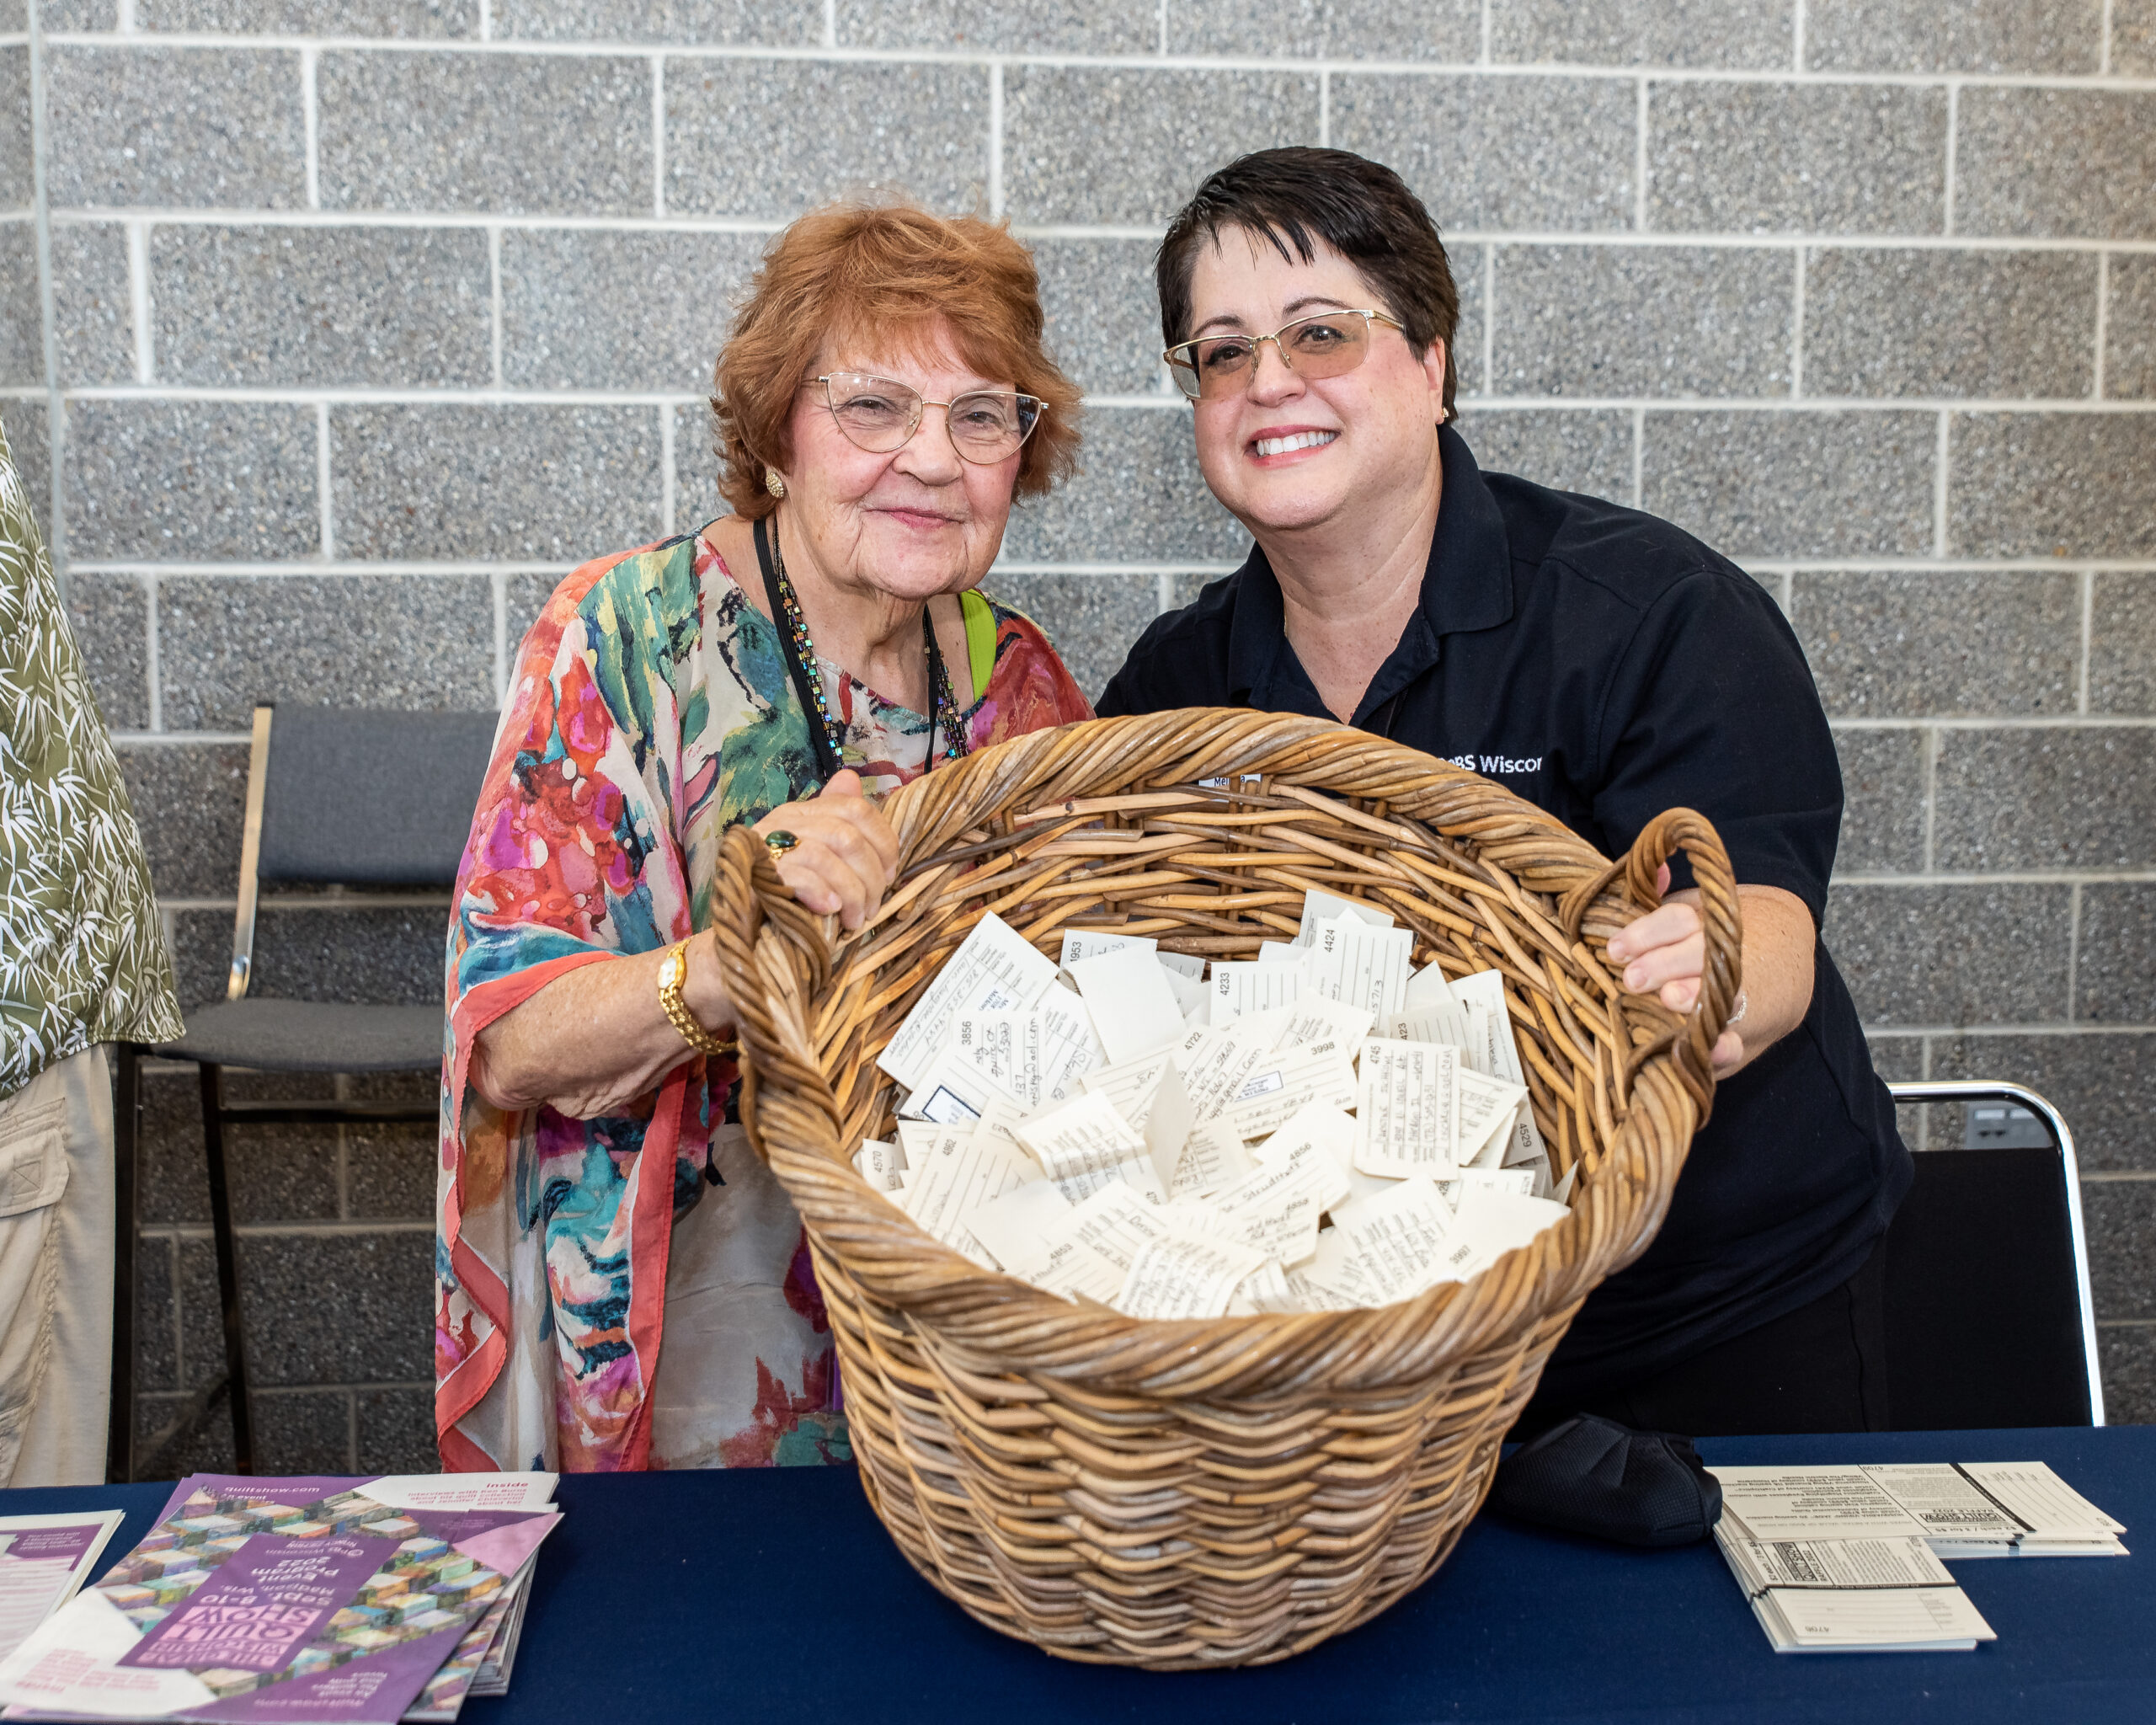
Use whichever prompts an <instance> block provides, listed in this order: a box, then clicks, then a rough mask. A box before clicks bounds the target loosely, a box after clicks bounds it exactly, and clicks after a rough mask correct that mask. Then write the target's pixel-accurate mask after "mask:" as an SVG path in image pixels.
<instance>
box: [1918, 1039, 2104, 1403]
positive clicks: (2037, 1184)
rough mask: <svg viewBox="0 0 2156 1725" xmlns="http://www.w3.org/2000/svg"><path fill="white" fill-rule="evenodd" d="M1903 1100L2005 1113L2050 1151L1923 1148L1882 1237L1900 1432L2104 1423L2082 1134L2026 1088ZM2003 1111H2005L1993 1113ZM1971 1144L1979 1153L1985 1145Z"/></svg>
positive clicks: (1987, 1084)
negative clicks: (2028, 1125)
mask: <svg viewBox="0 0 2156 1725" xmlns="http://www.w3.org/2000/svg"><path fill="white" fill-rule="evenodd" d="M1888 1088H1889V1089H1890V1090H1892V1092H1893V1095H1894V1100H1895V1101H1896V1102H1897V1103H1902V1104H1905V1105H1906V1104H1912V1103H2006V1104H2009V1105H2013V1106H2018V1107H2019V1108H2023V1109H2025V1110H2026V1111H2027V1112H2028V1113H2029V1114H2031V1116H2033V1117H2034V1119H2035V1120H2036V1122H2039V1123H2041V1126H2042V1127H2043V1129H2044V1130H2045V1133H2046V1134H2047V1135H2048V1137H2049V1139H2050V1140H2051V1141H2050V1142H2049V1143H2047V1144H2042V1145H2013V1146H1999V1147H1972V1148H1964V1149H1960V1150H1935V1151H1925V1152H1924V1154H1923V1155H1921V1156H1918V1157H1917V1158H1916V1183H1915V1184H1914V1185H1913V1186H1912V1187H1911V1188H1909V1194H1908V1197H1907V1198H1905V1199H1903V1201H1902V1207H1901V1209H1900V1210H1899V1211H1897V1213H1896V1215H1895V1217H1894V1223H1893V1226H1892V1228H1891V1229H1890V1230H1889V1231H1888V1232H1887V1383H1888V1391H1887V1397H1888V1402H1889V1417H1890V1418H1891V1419H1892V1424H1893V1428H1894V1429H1896V1430H1897V1431H1951V1430H1963V1429H1990V1428H1994V1427H2009V1426H2057V1425H2101V1424H2102V1423H2104V1386H2103V1379H2102V1376H2101V1374H2100V1370H2099V1366H2098V1362H2097V1355H2096V1318H2095V1305H2094V1303H2093V1301H2092V1300H2091V1299H2090V1296H2089V1246H2088V1241H2087V1238H2086V1236H2085V1235H2084V1232H2083V1230H2082V1225H2081V1178H2080V1166H2079V1163H2078V1162H2076V1161H2075V1159H2074V1154H2073V1134H2072V1133H2071V1132H2069V1131H2068V1130H2067V1124H2066V1122H2065V1121H2064V1120H2063V1119H2061V1118H2060V1115H2059V1112H2058V1110H2057V1108H2053V1107H2052V1105H2051V1103H2048V1102H2047V1101H2045V1100H2044V1098H2043V1097H2041V1096H2039V1095H2037V1094H2036V1092H2035V1091H2033V1090H2031V1089H2030V1088H2028V1087H2027V1086H2025V1085H2021V1084H2009V1083H2004V1082H2000V1081H1995V1080H1967V1081H1962V1080H1931V1081H1924V1082H1920V1083H1909V1084H1894V1085H1890V1086H1888ZM1994 1112H1995V1113H1996V1114H2004V1110H2003V1109H2002V1110H1997V1111H1994ZM1977 1124H1978V1123H1977V1121H1976V1120H1975V1119H1972V1131H1971V1132H1970V1134H1969V1135H1968V1136H1969V1137H1970V1138H1971V1139H1972V1140H1977V1144H1978V1145H1980V1146H1981V1144H1982V1140H1983V1138H1984V1137H1985V1136H1987V1135H1990V1136H1997V1134H1986V1133H1984V1132H1983V1131H1981V1130H1973V1129H1975V1128H1976V1127H1977Z"/></svg>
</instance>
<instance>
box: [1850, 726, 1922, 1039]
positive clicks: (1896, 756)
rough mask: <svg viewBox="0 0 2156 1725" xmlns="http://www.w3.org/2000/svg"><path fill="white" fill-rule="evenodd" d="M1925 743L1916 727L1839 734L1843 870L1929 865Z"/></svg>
mask: <svg viewBox="0 0 2156 1725" xmlns="http://www.w3.org/2000/svg"><path fill="white" fill-rule="evenodd" d="M1834 752H1835V753H1836V754H1837V755H1838V756H1840V757H1841V763H1842V837H1841V843H1840V845H1839V846H1838V848H1837V849H1836V851H1835V852H1834V868H1835V869H1836V871H1837V872H1838V873H1843V874H1913V873H1916V872H1917V871H1918V870H1919V869H1921V868H1923V867H1924V733H1923V732H1921V731H1916V730H1903V729H1894V730H1838V731H1836V732H1835V733H1834ZM1909 1076H1912V1077H1913V1076H1916V1075H1915V1074H1914V1073H1911V1074H1910V1075H1909Z"/></svg>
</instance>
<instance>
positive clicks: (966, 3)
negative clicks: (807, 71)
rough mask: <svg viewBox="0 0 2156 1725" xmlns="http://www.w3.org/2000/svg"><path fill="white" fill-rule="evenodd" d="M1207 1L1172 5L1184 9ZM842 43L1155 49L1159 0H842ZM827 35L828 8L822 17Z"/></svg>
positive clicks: (980, 49) (962, 48) (993, 49)
mask: <svg viewBox="0 0 2156 1725" xmlns="http://www.w3.org/2000/svg"><path fill="white" fill-rule="evenodd" d="M1193 9H1195V10H1200V11H1203V10H1205V9H1207V8H1203V7H1198V8H1186V7H1177V8H1171V13H1170V28H1171V29H1174V28H1175V23H1176V17H1177V13H1182V12H1187V11H1190V10H1193ZM836 22H837V26H838V42H839V45H840V46H841V47H842V48H941V49H947V50H951V51H958V52H966V51H971V52H974V53H1017V54H1151V53H1154V52H1155V51H1158V49H1159V47H1160V45H1161V8H1160V6H1159V4H1158V3H1157V0H1092V3H1086V0H838V10H837V14H836ZM815 24H816V29H817V31H818V34H819V35H821V32H822V29H823V13H822V12H821V9H820V8H819V9H818V11H817V13H816V19H815Z"/></svg>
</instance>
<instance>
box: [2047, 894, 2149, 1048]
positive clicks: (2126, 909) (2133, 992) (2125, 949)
mask: <svg viewBox="0 0 2156 1725" xmlns="http://www.w3.org/2000/svg"><path fill="white" fill-rule="evenodd" d="M2080 945H2081V954H2080V963H2079V964H2078V965H2077V966H2076V968H2075V970H2074V999H2073V1016H2074V1017H2075V1018H2076V1019H2078V1020H2082V1021H2085V1022H2087V1023H2091V1024H2147V1023H2152V1022H2156V885H2151V884H2148V882H2146V881H2091V882H2090V883H2089V884H2088V885H2086V886H2084V887H2083V888H2082V889H2081V943H2080ZM2047 1016H2049V1015H2047Z"/></svg>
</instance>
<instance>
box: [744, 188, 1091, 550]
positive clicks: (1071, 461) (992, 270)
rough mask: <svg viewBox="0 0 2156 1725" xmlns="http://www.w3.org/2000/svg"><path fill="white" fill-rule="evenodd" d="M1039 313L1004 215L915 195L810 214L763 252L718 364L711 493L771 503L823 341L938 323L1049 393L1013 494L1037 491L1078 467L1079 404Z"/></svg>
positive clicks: (762, 510)
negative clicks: (772, 481)
mask: <svg viewBox="0 0 2156 1725" xmlns="http://www.w3.org/2000/svg"><path fill="white" fill-rule="evenodd" d="M937 325H942V327H943V328H944V329H946V330H947V331H948V333H949V335H950V337H951V339H952V340H953V342H954V343H955V344H956V346H957V350H958V358H960V359H962V360H964V361H965V363H966V364H967V365H969V366H972V367H973V368H974V371H978V372H979V374H980V375H981V376H982V377H1008V378H1010V379H1011V382H1012V383H1013V384H1014V386H1015V387H1017V388H1018V389H1019V390H1021V391H1022V392H1023V393H1026V394H1027V395H1035V396H1038V397H1039V398H1041V399H1042V400H1043V402H1045V403H1047V404H1048V405H1047V409H1046V410H1045V411H1044V412H1043V414H1041V417H1040V421H1039V423H1038V425H1036V426H1035V428H1034V430H1033V435H1032V436H1031V437H1029V438H1027V440H1026V443H1025V446H1024V448H1023V449H1022V450H1021V451H1019V459H1018V481H1017V494H1018V495H1019V496H1020V497H1037V496H1038V495H1040V494H1042V493H1043V492H1045V491H1047V490H1048V489H1049V488H1050V487H1051V486H1053V485H1054V483H1056V482H1057V481H1058V480H1059V479H1064V478H1069V477H1070V474H1071V473H1074V472H1075V471H1076V468H1077V456H1078V401H1079V394H1078V389H1077V387H1076V386H1075V384H1073V383H1072V382H1071V381H1070V379H1069V378H1068V377H1065V376H1064V375H1063V372H1062V371H1061V370H1060V369H1059V367H1058V366H1056V364H1055V362H1054V360H1051V359H1049V356H1048V353H1047V350H1046V349H1045V348H1043V345H1042V342H1041V336H1042V328H1043V317H1042V313H1041V296H1040V281H1039V278H1038V275H1036V274H1035V272H1034V269H1033V254H1032V253H1031V252H1029V251H1027V249H1026V248H1025V247H1024V246H1022V245H1021V244H1020V243H1018V242H1017V240H1015V239H1013V238H1011V234H1010V232H1009V230H1008V229H1007V228H1006V227H1004V226H1003V225H1002V224H1001V223H1000V222H984V221H982V220H980V219H979V217H978V216H936V215H931V213H930V212H929V211H926V210H923V209H921V208H919V207H917V206H913V205H909V204H862V203H841V204H833V205H830V206H827V207H826V208H824V209H821V210H814V211H810V212H809V214H808V215H806V216H803V217H802V218H801V219H800V220H799V221H798V222H795V223H794V224H793V225H792V227H789V228H787V230H786V231H785V232H783V233H782V234H780V235H779V237H778V238H777V239H776V240H775V241H773V242H772V243H771V249H770V250H768V251H767V252H766V253H765V254H764V261H763V265H762V267H761V268H760V269H759V270H757V271H756V274H755V277H754V278H753V279H752V280H750V284H749V292H748V296H747V298H746V299H744V301H743V302H742V303H741V305H740V307H739V310H738V311H737V312H735V314H734V329H733V334H731V335H730V336H729V337H728V339H727V343H726V345H725V347H724V348H723V350H721V351H720V353H719V355H718V366H716V367H715V368H714V370H713V371H712V398H711V411H712V426H713V429H714V430H715V433H716V435H717V441H718V468H719V473H718V492H719V495H720V496H721V497H723V499H725V500H726V501H727V502H728V504H730V505H732V506H733V508H734V512H735V513H736V514H737V515H741V516H742V517H743V518H744V519H746V520H749V521H755V520H757V519H758V518H760V517H761V516H763V515H769V514H770V513H771V510H774V509H776V507H777V506H778V500H777V499H776V498H774V497H772V496H771V494H770V493H769V492H768V491H766V489H764V470H765V469H766V467H778V468H780V469H782V470H783V469H784V468H786V467H788V466H790V465H791V464H792V454H793V451H792V442H791V439H790V438H789V436H788V426H789V424H790V422H791V420H792V417H793V404H794V400H795V398H796V397H797V396H798V394H799V393H800V388H801V383H802V381H803V379H804V378H806V377H810V376H812V375H814V371H815V366H816V361H817V356H818V355H819V354H821V353H823V352H824V351H825V350H826V349H827V348H828V347H829V345H830V344H833V343H835V342H848V341H857V340H862V339H866V340H868V341H873V342H874V343H876V344H878V345H883V344H896V345H898V346H899V347H901V348H907V347H912V348H919V347H921V346H924V345H926V344H928V343H929V342H930V341H931V340H932V339H933V334H932V332H934V331H935V329H936V327H937Z"/></svg>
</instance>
